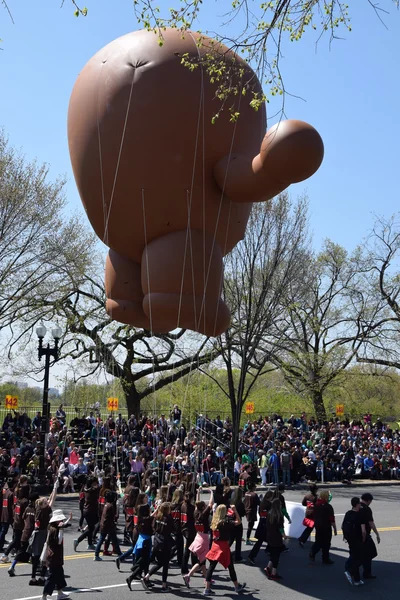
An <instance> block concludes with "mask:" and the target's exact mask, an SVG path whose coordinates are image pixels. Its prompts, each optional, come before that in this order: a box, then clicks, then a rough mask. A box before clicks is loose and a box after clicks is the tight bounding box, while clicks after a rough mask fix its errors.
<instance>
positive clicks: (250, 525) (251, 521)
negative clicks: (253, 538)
mask: <svg viewBox="0 0 400 600" xmlns="http://www.w3.org/2000/svg"><path fill="white" fill-rule="evenodd" d="M254 523H255V519H253V518H250V519H248V520H247V539H248V540H249V539H250V535H251V532H252V530H253V527H254Z"/></svg>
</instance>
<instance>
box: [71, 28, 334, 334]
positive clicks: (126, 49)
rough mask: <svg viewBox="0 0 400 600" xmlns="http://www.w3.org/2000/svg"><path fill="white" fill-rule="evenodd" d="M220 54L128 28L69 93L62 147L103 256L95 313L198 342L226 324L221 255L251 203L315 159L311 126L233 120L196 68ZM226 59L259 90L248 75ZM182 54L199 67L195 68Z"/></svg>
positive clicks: (239, 234)
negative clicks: (102, 292) (196, 335)
mask: <svg viewBox="0 0 400 600" xmlns="http://www.w3.org/2000/svg"><path fill="white" fill-rule="evenodd" d="M226 51H227V49H225V48H224V47H222V46H220V45H218V44H217V45H215V44H214V42H213V41H212V40H209V39H208V38H204V36H202V37H201V40H200V35H199V34H197V33H194V32H185V35H184V36H182V34H181V33H180V32H179V31H177V30H175V29H167V30H166V31H165V32H163V44H162V45H161V46H160V45H159V43H158V39H157V36H155V35H154V33H151V32H147V31H136V32H133V33H130V34H128V35H125V36H123V37H121V38H118V39H117V40H114V41H113V42H111V43H110V44H108V45H107V46H105V47H104V48H103V49H102V50H100V51H99V52H98V53H97V54H95V55H94V56H93V57H92V58H91V59H90V60H89V61H88V63H87V64H86V65H85V66H84V68H83V69H82V71H81V73H80V74H79V76H78V78H77V81H76V83H75V86H74V89H73V91H72V95H71V99H70V104H69V111H68V142H69V150H70V156H71V162H72V168H73V172H74V176H75V180H76V184H77V187H78V190H79V194H80V197H81V199H82V202H83V204H84V207H85V210H86V213H87V216H88V218H89V220H90V222H91V224H92V227H93V229H94V230H95V232H96V234H97V235H98V237H99V238H100V239H101V240H102V241H103V242H104V243H105V244H106V245H107V246H108V247H109V248H110V252H109V256H108V258H107V262H106V294H107V312H108V313H109V314H110V316H111V317H112V318H113V319H115V320H117V321H120V322H122V323H127V324H130V325H134V326H137V327H143V328H146V329H149V330H151V331H153V332H157V333H163V332H168V331H171V330H173V329H175V328H176V327H184V328H187V329H192V330H194V331H198V332H200V333H202V334H205V335H208V336H215V335H219V334H221V333H222V332H223V331H225V330H226V328H227V327H228V326H229V322H230V313H229V309H228V307H227V306H226V304H225V303H224V302H223V300H222V299H221V290H222V285H223V264H222V261H223V256H224V255H225V254H227V253H228V252H230V251H231V250H232V248H234V246H235V245H236V244H237V243H238V242H239V241H240V240H241V239H243V237H244V234H245V229H246V225H247V221H248V217H249V214H250V211H251V207H252V203H253V202H258V201H262V200H268V199H270V198H272V197H273V196H274V195H276V194H278V193H279V192H281V191H283V190H284V189H285V188H286V187H288V185H290V184H291V183H294V182H296V181H302V180H304V179H306V178H307V177H310V176H311V175H312V174H313V173H314V172H315V171H316V170H317V169H318V167H319V165H320V164H321V161H322V158H323V144H322V140H321V138H320V136H319V134H318V133H317V132H316V130H315V129H314V128H312V127H311V126H310V125H308V124H307V123H303V122H301V121H282V122H280V123H279V124H278V125H277V126H274V127H273V128H271V130H269V131H267V133H265V129H266V114H265V107H264V106H262V107H261V108H260V109H259V110H258V111H255V110H254V109H253V108H252V107H251V106H250V105H249V103H248V102H246V101H245V99H246V97H242V98H237V99H236V102H237V106H235V109H237V111H238V112H240V116H239V119H238V120H237V122H236V123H235V124H233V123H232V122H231V121H230V114H229V111H227V110H224V111H222V112H221V113H220V116H219V118H218V119H217V120H216V121H215V124H213V123H212V119H213V116H214V115H215V114H216V113H217V112H218V111H219V109H220V108H221V104H220V100H218V99H217V97H216V93H215V92H216V86H215V84H213V83H212V82H211V81H210V78H209V77H208V75H207V73H206V71H205V70H204V69H202V68H201V59H202V57H204V56H206V55H207V53H208V54H209V53H210V52H218V53H221V54H223V53H225V52H226ZM228 54H229V55H230V56H231V57H232V56H234V58H235V61H237V64H238V65H240V67H241V68H243V70H244V71H245V73H246V76H248V77H247V79H251V80H252V81H253V90H254V91H255V92H259V93H261V85H260V83H259V82H258V80H257V78H256V75H255V74H254V73H253V72H252V71H251V69H250V68H249V66H248V65H246V63H244V62H243V61H242V59H241V58H240V57H239V56H235V55H234V54H233V53H232V52H231V53H228ZM182 56H189V57H194V58H196V57H197V58H199V59H200V62H199V65H200V66H198V67H197V68H194V69H189V68H188V67H187V66H185V65H183V64H182Z"/></svg>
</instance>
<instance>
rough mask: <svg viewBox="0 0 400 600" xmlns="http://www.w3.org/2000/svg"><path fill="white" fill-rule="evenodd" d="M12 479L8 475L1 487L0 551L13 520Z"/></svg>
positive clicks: (2, 548)
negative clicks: (5, 482)
mask: <svg viewBox="0 0 400 600" xmlns="http://www.w3.org/2000/svg"><path fill="white" fill-rule="evenodd" d="M13 489H14V479H13V478H12V477H9V478H8V480H7V485H5V486H4V487H3V492H2V503H1V513H0V552H3V550H4V541H5V539H6V535H7V532H8V530H9V528H10V525H12V523H13V521H14V492H13Z"/></svg>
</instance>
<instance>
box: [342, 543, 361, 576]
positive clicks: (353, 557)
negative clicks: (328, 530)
mask: <svg viewBox="0 0 400 600" xmlns="http://www.w3.org/2000/svg"><path fill="white" fill-rule="evenodd" d="M362 546H363V544H362V542H357V543H355V544H354V543H351V544H349V552H350V556H349V558H348V559H347V560H346V564H345V567H344V568H345V570H346V571H348V572H349V573H350V575H351V576H352V577H353V580H354V581H360V567H361V564H362Z"/></svg>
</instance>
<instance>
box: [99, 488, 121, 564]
mask: <svg viewBox="0 0 400 600" xmlns="http://www.w3.org/2000/svg"><path fill="white" fill-rule="evenodd" d="M104 498H105V504H104V507H103V510H102V514H101V520H100V535H99V539H98V542H97V546H96V549H95V551H94V560H95V561H101V560H102V559H101V558H100V550H101V546H102V544H103V542H104V541H105V539H106V538H107V536H109V537H110V538H111V542H112V545H113V548H115V551H116V552H117V554H118V556H120V555H121V549H120V547H119V542H118V538H117V524H116V517H117V507H116V503H117V494H116V493H115V492H112V491H111V490H107V491H106V493H105V496H104Z"/></svg>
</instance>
